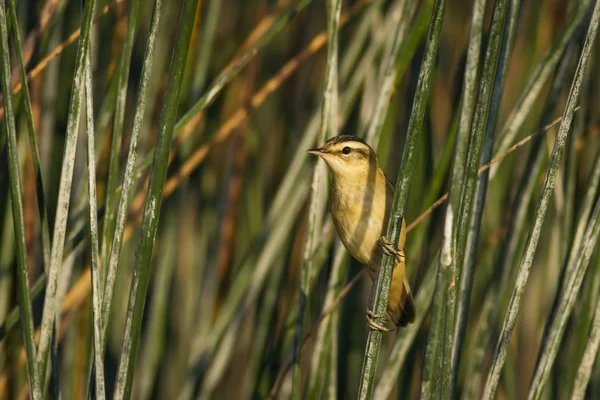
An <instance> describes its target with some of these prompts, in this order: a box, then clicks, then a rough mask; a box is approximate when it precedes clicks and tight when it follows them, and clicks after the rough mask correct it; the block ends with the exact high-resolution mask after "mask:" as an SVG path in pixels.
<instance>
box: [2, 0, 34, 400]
mask: <svg viewBox="0 0 600 400" xmlns="http://www.w3.org/2000/svg"><path fill="white" fill-rule="evenodd" d="M15 25H16V24H15ZM9 57H10V54H9V48H8V32H7V28H6V13H5V9H4V2H1V3H0V58H1V65H0V71H1V72H2V73H1V74H0V75H2V95H3V100H4V113H5V114H4V128H5V129H6V136H7V142H8V173H9V181H10V182H9V184H10V199H11V203H12V214H13V225H14V230H15V242H16V250H17V280H18V292H19V303H20V308H21V310H22V312H23V314H22V317H23V318H22V321H23V324H22V325H23V341H24V343H25V353H26V355H27V376H28V379H29V388H30V390H31V397H32V398H33V399H34V400H37V399H41V398H42V389H41V385H40V380H39V375H38V374H37V365H36V362H35V359H36V348H35V338H34V332H35V330H34V326H33V312H32V308H31V295H30V293H29V272H28V267H27V247H26V243H25V222H24V220H23V198H22V193H21V174H20V172H19V158H18V151H17V129H16V126H15V116H14V114H13V104H12V86H11V82H10V78H11V72H10V58H9Z"/></svg>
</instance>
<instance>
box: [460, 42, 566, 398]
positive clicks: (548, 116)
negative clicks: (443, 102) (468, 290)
mask: <svg viewBox="0 0 600 400" xmlns="http://www.w3.org/2000/svg"><path fill="white" fill-rule="evenodd" d="M573 50H574V48H573V46H571V47H569V48H568V49H567V52H566V53H565V55H564V57H563V60H562V61H561V63H560V64H559V68H558V71H557V72H556V75H555V77H554V80H553V82H552V86H551V88H550V92H549V93H548V101H547V102H546V105H545V106H544V111H543V113H542V118H541V121H540V124H539V125H541V126H545V125H546V124H548V123H549V122H550V121H551V120H552V116H553V113H554V111H555V108H556V104H557V103H558V100H559V97H560V93H561V91H562V88H563V84H564V76H565V74H566V72H567V69H568V66H569V64H570V60H571V55H572V54H573ZM545 143H546V137H545V136H538V137H537V138H536V139H535V140H534V141H533V143H532V144H531V149H530V151H529V155H528V157H527V163H526V166H525V169H524V171H523V173H522V174H521V177H522V178H521V180H520V181H519V185H518V188H517V192H516V195H515V197H514V199H513V201H512V205H511V211H510V215H512V217H511V218H510V219H509V221H508V227H507V229H506V234H505V235H504V239H503V240H502V243H501V245H500V246H499V250H498V253H497V256H496V259H495V262H494V270H493V271H494V272H493V275H492V278H491V279H492V286H491V288H490V289H489V290H488V291H487V295H486V298H485V300H484V305H483V306H482V310H481V312H480V316H479V321H478V323H477V330H476V334H475V336H476V339H475V340H474V342H475V349H474V350H473V356H471V357H469V364H468V366H467V372H466V375H465V376H468V377H469V379H468V381H467V382H465V384H466V387H465V388H464V390H463V396H464V397H465V398H466V399H477V398H479V397H480V396H481V394H480V387H481V380H482V374H483V363H484V361H485V359H484V358H485V355H486V349H487V348H488V347H489V346H490V344H491V339H492V333H493V332H494V329H495V327H496V321H497V319H498V315H499V314H500V313H501V312H502V310H504V305H505V304H506V303H507V302H508V300H507V301H503V298H504V297H507V296H505V295H504V294H505V292H506V288H507V286H508V282H509V278H510V277H511V276H512V275H513V273H512V272H513V269H514V268H512V266H513V264H514V259H515V256H516V254H517V249H518V246H519V243H520V242H521V237H522V233H521V232H523V231H524V229H523V227H524V226H525V223H526V222H527V216H528V213H529V209H530V208H529V207H530V203H531V199H532V197H533V192H534V188H535V186H536V183H537V181H538V179H539V175H540V172H541V171H542V166H543V162H544V160H545V159H546V154H545V152H544V148H545V146H544V144H545Z"/></svg>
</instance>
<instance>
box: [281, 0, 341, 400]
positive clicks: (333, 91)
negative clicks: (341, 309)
mask: <svg viewBox="0 0 600 400" xmlns="http://www.w3.org/2000/svg"><path fill="white" fill-rule="evenodd" d="M341 8H342V2H341V0H330V1H328V2H327V37H328V39H329V40H328V42H327V68H326V71H325V83H324V85H323V106H322V108H321V128H320V135H319V137H318V139H319V140H318V145H319V146H321V145H322V144H323V143H324V142H325V141H326V140H327V138H329V137H332V136H335V135H336V134H337V116H338V25H339V19H340V12H341ZM326 185H327V168H326V167H325V162H324V161H323V160H317V163H316V165H315V169H314V172H313V178H312V194H311V203H310V209H309V217H308V218H309V220H308V229H307V235H306V244H305V247H304V259H303V265H302V276H301V279H300V294H299V306H298V320H297V322H296V335H295V336H294V364H293V367H292V368H293V379H292V398H293V399H300V398H301V397H302V395H301V392H302V390H301V388H300V384H301V377H300V349H301V347H302V326H303V323H304V313H305V305H306V303H307V302H308V299H309V295H310V277H311V274H312V269H313V259H312V256H313V253H314V251H315V248H316V245H317V241H318V236H319V234H320V232H321V225H322V220H323V216H324V215H325V207H326V204H327V186H326Z"/></svg>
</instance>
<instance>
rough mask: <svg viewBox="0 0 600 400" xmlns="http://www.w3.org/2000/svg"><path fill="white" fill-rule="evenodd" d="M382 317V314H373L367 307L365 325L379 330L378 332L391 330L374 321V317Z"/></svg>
mask: <svg viewBox="0 0 600 400" xmlns="http://www.w3.org/2000/svg"><path fill="white" fill-rule="evenodd" d="M383 317H384V316H383V315H379V314H375V313H374V312H373V311H371V310H369V309H368V308H367V325H368V326H369V328H371V329H372V330H374V331H380V332H390V331H391V329H388V328H386V327H385V326H383V325H379V324H378V323H377V322H375V319H379V318H383Z"/></svg>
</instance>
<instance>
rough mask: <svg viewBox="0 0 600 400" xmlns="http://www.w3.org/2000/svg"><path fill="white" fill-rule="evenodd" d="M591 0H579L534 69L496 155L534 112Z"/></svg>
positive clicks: (511, 116)
mask: <svg viewBox="0 0 600 400" xmlns="http://www.w3.org/2000/svg"><path fill="white" fill-rule="evenodd" d="M591 3H592V0H581V1H579V4H578V6H577V7H576V9H575V10H574V11H573V12H571V13H570V15H569V17H568V19H567V22H565V25H564V26H563V27H562V28H561V30H560V32H559V33H558V34H557V35H556V36H555V39H554V40H553V42H552V46H551V47H550V49H548V51H547V52H546V54H545V55H544V58H543V59H542V60H541V61H540V63H539V64H538V65H537V67H536V69H535V71H534V72H533V74H532V75H531V78H530V79H529V82H528V83H527V85H526V86H525V89H523V91H522V92H521V96H520V97H519V100H518V101H517V103H516V104H515V106H514V107H513V109H512V111H511V113H510V115H509V116H508V117H507V118H506V122H505V124H504V126H503V127H502V129H501V131H500V133H499V134H498V139H499V140H497V142H496V145H495V146H494V156H496V155H498V154H500V153H502V152H504V151H505V150H506V149H508V148H509V147H510V145H511V144H512V143H514V141H515V137H516V136H517V134H518V133H519V131H520V130H521V128H522V127H523V123H524V122H525V119H526V118H527V117H528V116H529V115H530V114H531V112H532V110H533V108H534V107H535V105H536V103H538V101H539V99H538V98H539V95H540V93H541V92H542V89H543V88H544V86H545V85H546V81H547V80H548V79H549V78H550V76H551V75H552V73H553V72H554V70H555V69H556V65H557V64H558V62H559V61H560V59H561V55H562V54H563V53H564V51H565V48H566V47H567V44H568V43H569V42H570V41H571V39H572V38H573V35H574V34H575V31H576V28H577V27H578V26H579V24H580V23H581V22H582V20H583V18H584V17H585V15H586V12H587V11H588V8H589V5H590V4H591ZM497 169H498V166H497V165H496V166H492V168H491V171H490V176H491V177H492V178H493V177H494V176H495V175H496V171H497Z"/></svg>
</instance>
